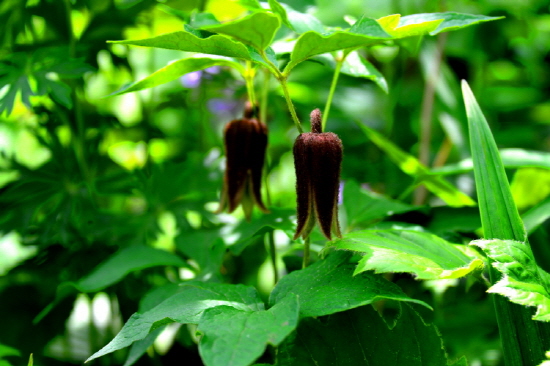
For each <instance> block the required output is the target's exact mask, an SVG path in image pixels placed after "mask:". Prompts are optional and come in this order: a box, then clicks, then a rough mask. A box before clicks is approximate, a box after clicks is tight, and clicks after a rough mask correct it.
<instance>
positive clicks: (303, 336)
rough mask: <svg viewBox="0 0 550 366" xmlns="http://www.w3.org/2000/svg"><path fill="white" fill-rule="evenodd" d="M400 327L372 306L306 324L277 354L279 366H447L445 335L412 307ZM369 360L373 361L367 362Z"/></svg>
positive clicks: (404, 310)
mask: <svg viewBox="0 0 550 366" xmlns="http://www.w3.org/2000/svg"><path fill="white" fill-rule="evenodd" d="M400 308H401V314H400V315H399V318H398V319H397V323H396V324H395V325H393V326H392V325H389V324H386V322H385V321H384V319H383V318H382V317H381V316H380V315H379V314H378V313H377V312H376V311H375V310H374V309H373V308H372V307H371V306H362V307H359V308H356V309H352V310H348V311H345V312H342V313H338V314H333V315H330V316H329V317H328V320H327V321H322V320H320V319H311V318H310V319H304V320H302V321H301V322H300V325H299V326H298V329H297V330H296V333H294V334H293V335H292V336H290V337H288V339H287V340H286V341H285V342H283V344H282V345H281V346H280V348H279V352H278V353H277V365H280V366H294V365H300V366H330V365H407V366H427V365H430V366H447V357H446V354H445V350H444V349H443V342H442V339H441V336H440V334H439V332H438V330H437V328H436V327H435V326H434V325H427V324H426V323H424V321H423V320H422V318H421V317H420V315H418V314H417V313H416V312H415V311H414V310H413V309H412V307H411V306H409V305H407V304H401V306H400ZM367 361H368V362H367Z"/></svg>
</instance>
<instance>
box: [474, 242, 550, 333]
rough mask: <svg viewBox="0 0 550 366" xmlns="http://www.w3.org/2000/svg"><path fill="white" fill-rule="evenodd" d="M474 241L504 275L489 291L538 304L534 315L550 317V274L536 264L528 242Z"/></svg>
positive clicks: (526, 303)
mask: <svg viewBox="0 0 550 366" xmlns="http://www.w3.org/2000/svg"><path fill="white" fill-rule="evenodd" d="M471 245H475V246H478V247H480V248H481V249H482V250H483V251H484V252H485V254H487V256H488V257H489V258H491V259H492V260H493V261H492V263H491V264H492V266H493V267H495V268H496V269H497V270H498V271H499V272H500V273H502V275H503V277H502V278H501V279H500V280H499V281H498V282H497V283H495V284H494V285H493V286H491V287H490V288H489V290H488V292H491V293H496V294H500V295H502V296H506V297H507V298H508V299H509V300H510V301H512V302H514V303H516V304H520V305H525V306H535V307H536V308H537V312H536V313H535V315H533V319H535V320H542V321H546V322H548V321H550V292H549V291H548V289H549V288H550V274H548V273H547V272H545V271H543V270H542V269H541V268H540V267H539V266H538V265H537V262H536V261H535V257H534V256H533V252H532V251H531V248H530V247H529V245H528V244H527V243H525V242H519V241H515V240H498V239H493V240H475V241H473V242H471Z"/></svg>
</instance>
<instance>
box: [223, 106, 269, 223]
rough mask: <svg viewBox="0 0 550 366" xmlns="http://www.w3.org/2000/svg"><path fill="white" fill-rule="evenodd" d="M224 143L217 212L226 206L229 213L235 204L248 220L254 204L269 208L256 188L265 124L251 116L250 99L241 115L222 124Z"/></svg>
mask: <svg viewBox="0 0 550 366" xmlns="http://www.w3.org/2000/svg"><path fill="white" fill-rule="evenodd" d="M224 143H225V153H226V168H225V176H224V187H223V191H222V196H221V200H220V207H219V209H218V213H219V212H222V211H223V210H225V209H226V208H227V210H228V212H230V213H231V212H233V211H234V210H235V209H236V208H237V207H238V206H239V204H241V205H242V207H243V211H244V214H245V217H246V219H247V220H250V217H251V215H252V208H253V206H254V204H256V205H257V206H258V207H259V209H260V210H261V211H262V212H266V213H267V212H269V210H268V209H267V208H266V207H265V205H264V203H263V201H262V195H261V190H260V188H261V182H262V170H263V166H264V158H265V150H266V148H267V126H266V125H265V124H264V123H262V122H260V121H259V120H258V119H257V118H256V117H255V112H254V108H253V107H252V105H251V104H250V103H247V104H246V106H245V111H244V116H243V118H241V119H236V120H233V121H231V122H229V123H228V124H227V126H226V127H225V132H224Z"/></svg>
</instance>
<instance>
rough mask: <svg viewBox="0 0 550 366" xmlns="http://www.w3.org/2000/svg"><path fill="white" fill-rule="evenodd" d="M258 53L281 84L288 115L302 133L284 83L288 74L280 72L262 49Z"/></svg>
mask: <svg viewBox="0 0 550 366" xmlns="http://www.w3.org/2000/svg"><path fill="white" fill-rule="evenodd" d="M260 55H261V56H262V58H263V60H264V61H265V62H266V63H267V65H268V69H269V71H271V73H272V74H273V75H275V77H276V78H277V80H279V83H280V84H281V88H282V89H283V95H284V96H285V100H286V104H287V106H288V110H289V111H290V115H291V116H292V120H293V121H294V125H296V129H297V130H298V132H300V133H304V130H303V129H302V124H301V123H300V120H299V119H298V115H297V114H296V109H294V104H292V99H290V93H289V92H288V85H287V83H286V81H287V77H288V75H286V74H283V73H281V71H280V70H279V68H278V67H277V65H275V64H274V63H273V62H271V60H270V59H269V58H268V57H267V55H266V53H265V51H262V52H261V53H260Z"/></svg>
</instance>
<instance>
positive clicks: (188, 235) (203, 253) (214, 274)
mask: <svg viewBox="0 0 550 366" xmlns="http://www.w3.org/2000/svg"><path fill="white" fill-rule="evenodd" d="M175 242H176V246H177V248H178V250H179V251H180V252H182V253H183V254H185V256H187V257H189V258H192V259H193V260H195V261H196V263H197V264H198V266H199V273H200V278H208V279H212V280H218V281H221V275H220V268H221V265H222V262H223V256H224V254H225V250H226V247H225V244H224V242H223V240H222V239H221V234H220V232H219V230H198V231H192V232H188V231H185V232H182V233H180V234H179V235H178V236H176V238H175Z"/></svg>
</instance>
